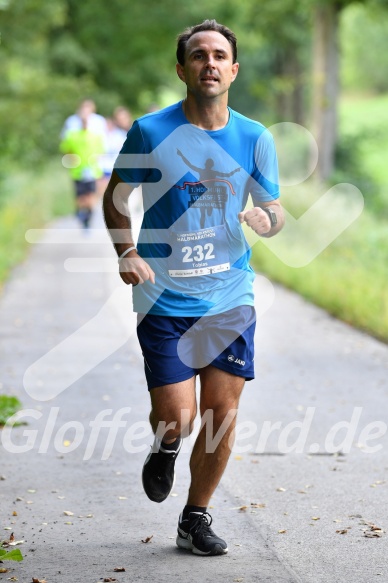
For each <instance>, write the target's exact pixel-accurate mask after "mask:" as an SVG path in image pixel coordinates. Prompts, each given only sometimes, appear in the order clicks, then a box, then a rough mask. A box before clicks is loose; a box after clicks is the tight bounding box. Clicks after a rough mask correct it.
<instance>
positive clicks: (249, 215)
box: [238, 200, 284, 237]
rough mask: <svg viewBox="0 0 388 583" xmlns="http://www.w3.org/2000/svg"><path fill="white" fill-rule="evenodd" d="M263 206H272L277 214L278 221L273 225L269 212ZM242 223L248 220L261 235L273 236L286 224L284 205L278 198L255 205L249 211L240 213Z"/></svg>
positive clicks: (248, 223) (249, 224) (250, 225)
mask: <svg viewBox="0 0 388 583" xmlns="http://www.w3.org/2000/svg"><path fill="white" fill-rule="evenodd" d="M263 208H270V209H271V210H272V211H273V212H274V213H275V214H276V219H277V223H276V225H274V226H271V220H270V218H269V216H268V214H267V213H266V212H265V211H263ZM238 218H239V221H240V223H244V221H245V222H246V224H247V225H248V226H249V227H251V229H253V231H255V233H257V235H260V237H273V236H274V235H276V233H278V232H279V231H280V230H281V229H282V228H283V226H284V212H283V208H282V205H281V204H280V202H279V201H278V200H273V201H271V202H262V203H260V206H255V207H254V208H253V209H250V210H249V211H243V212H242V213H239V214H238Z"/></svg>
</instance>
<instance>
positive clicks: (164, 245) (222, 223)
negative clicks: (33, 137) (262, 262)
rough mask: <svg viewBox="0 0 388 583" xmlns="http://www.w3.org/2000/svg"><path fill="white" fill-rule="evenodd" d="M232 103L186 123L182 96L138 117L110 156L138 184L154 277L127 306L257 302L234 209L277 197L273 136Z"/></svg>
mask: <svg viewBox="0 0 388 583" xmlns="http://www.w3.org/2000/svg"><path fill="white" fill-rule="evenodd" d="M228 109H229V121H228V123H227V125H226V126H225V127H223V128H222V129H220V130H215V131H207V130H203V129H200V128H198V127H197V126H193V125H191V124H190V123H189V122H188V121H187V119H186V117H185V115H184V113H183V109H182V102H179V103H177V104H175V105H172V106H170V107H167V108H166V109H163V110H161V111H157V112H154V113H151V114H148V115H145V116H144V117H142V118H140V119H138V120H137V121H135V123H134V124H133V126H132V128H131V129H130V131H129V132H128V135H127V139H126V141H125V143H124V145H123V147H122V150H121V152H120V155H119V157H118V158H117V160H116V164H115V170H116V172H117V174H118V175H119V176H120V178H121V179H122V180H123V181H125V182H127V183H129V184H132V185H133V186H137V185H139V184H142V194H143V206H144V217H143V222H142V226H141V231H140V235H139V241H138V243H137V248H138V251H139V255H140V256H141V257H143V258H144V260H145V261H147V263H149V265H150V266H151V268H152V269H153V270H154V272H155V274H156V283H155V285H154V284H152V283H151V282H149V281H147V282H145V283H144V284H142V285H138V286H135V287H134V289H133V298H134V310H135V311H136V312H142V313H150V314H157V315H165V316H203V315H205V314H206V315H211V314H217V313H222V312H225V311H226V310H229V309H232V308H235V307H237V306H239V305H254V298H253V286H252V283H253V279H254V272H253V270H252V268H251V267H250V265H249V259H250V256H251V251H250V247H249V245H248V243H247V241H246V239H245V236H244V233H243V230H242V226H241V224H240V223H239V220H238V213H239V212H241V211H242V210H244V208H245V205H246V203H247V199H248V195H249V194H251V196H252V199H253V203H254V204H255V205H257V204H259V203H261V202H270V201H272V200H275V199H277V198H278V197H279V187H278V164H277V156H276V150H275V145H274V142H273V138H272V135H271V134H270V133H269V131H268V130H267V129H266V128H265V127H264V126H263V125H262V124H260V123H258V122H255V121H253V120H250V119H248V118H246V117H244V116H242V115H240V114H239V113H237V112H235V111H233V110H232V109H230V108H228Z"/></svg>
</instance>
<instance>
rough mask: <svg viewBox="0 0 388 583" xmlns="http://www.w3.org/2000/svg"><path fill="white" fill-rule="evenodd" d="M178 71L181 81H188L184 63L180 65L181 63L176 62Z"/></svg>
mask: <svg viewBox="0 0 388 583" xmlns="http://www.w3.org/2000/svg"><path fill="white" fill-rule="evenodd" d="M176 72H177V75H178V77H179V79H180V80H181V81H183V83H186V79H185V72H184V70H183V67H182V65H180V64H179V63H177V64H176Z"/></svg>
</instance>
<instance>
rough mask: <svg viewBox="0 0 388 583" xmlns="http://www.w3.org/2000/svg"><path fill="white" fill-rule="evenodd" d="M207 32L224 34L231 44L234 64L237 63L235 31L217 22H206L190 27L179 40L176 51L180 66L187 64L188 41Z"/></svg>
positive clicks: (182, 33)
mask: <svg viewBox="0 0 388 583" xmlns="http://www.w3.org/2000/svg"><path fill="white" fill-rule="evenodd" d="M206 30H214V31H215V32H219V33H220V34H222V35H223V36H224V37H225V38H226V40H227V41H228V42H229V44H230V46H231V49H232V55H233V63H236V61H237V38H236V35H235V34H234V32H233V31H231V30H230V28H228V27H227V26H224V25H223V24H220V23H219V22H217V21H216V20H214V19H213V20H204V21H203V22H201V24H196V25H195V26H189V27H188V28H186V29H185V30H184V31H183V32H181V34H180V35H179V36H178V38H177V49H176V58H177V60H178V63H179V64H180V65H184V64H185V53H186V45H187V42H188V40H189V39H190V38H191V37H192V36H193V35H194V34H196V33H197V32H203V31H206Z"/></svg>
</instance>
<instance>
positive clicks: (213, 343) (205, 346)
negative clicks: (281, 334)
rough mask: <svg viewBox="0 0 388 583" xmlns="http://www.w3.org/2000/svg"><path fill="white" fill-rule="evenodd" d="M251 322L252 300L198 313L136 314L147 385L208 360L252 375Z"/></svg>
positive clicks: (166, 381)
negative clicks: (221, 310) (208, 313)
mask: <svg viewBox="0 0 388 583" xmlns="http://www.w3.org/2000/svg"><path fill="white" fill-rule="evenodd" d="M255 326H256V313H255V308H254V307H253V306H240V307H238V308H233V309H232V310H228V311H227V312H224V313H222V314H216V315H214V316H203V317H187V318H181V317H173V316H154V315H151V314H146V315H144V314H138V326H137V335H138V338H139V342H140V346H141V349H142V352H143V357H144V370H145V375H146V379H147V384H148V390H151V389H153V388H155V387H161V386H164V385H170V384H172V383H179V382H181V381H185V380H187V379H190V378H192V377H193V376H194V375H196V374H198V373H199V372H200V370H201V368H203V367H205V366H207V365H209V364H211V365H212V366H215V367H216V368H219V369H221V370H224V371H226V372H229V373H231V374H233V375H236V376H239V377H243V378H245V379H246V380H247V381H250V380H252V379H253V378H254V376H255V374H254V367H253V357H254V333H255Z"/></svg>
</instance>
